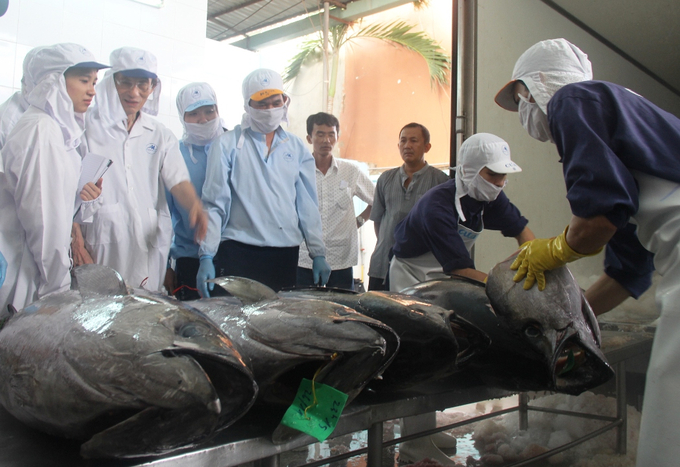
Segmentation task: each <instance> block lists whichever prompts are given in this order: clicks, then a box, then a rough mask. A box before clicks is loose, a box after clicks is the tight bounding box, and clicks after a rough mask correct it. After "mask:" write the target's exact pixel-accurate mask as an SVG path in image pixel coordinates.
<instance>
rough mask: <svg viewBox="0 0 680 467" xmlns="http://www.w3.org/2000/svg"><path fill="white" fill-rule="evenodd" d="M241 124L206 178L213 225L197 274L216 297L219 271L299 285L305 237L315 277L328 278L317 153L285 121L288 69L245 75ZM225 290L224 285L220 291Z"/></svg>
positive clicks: (222, 143) (215, 155) (213, 153)
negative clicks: (285, 73)
mask: <svg viewBox="0 0 680 467" xmlns="http://www.w3.org/2000/svg"><path fill="white" fill-rule="evenodd" d="M243 100H244V110H245V114H244V115H243V119H242V121H241V125H237V126H236V128H234V130H232V131H228V132H227V133H225V134H224V135H222V136H221V137H220V139H219V140H218V141H215V142H214V143H213V144H212V147H211V149H210V152H209V155H208V171H207V174H206V179H205V184H204V185H203V202H204V203H205V206H206V208H207V210H208V214H209V218H210V220H209V225H208V233H207V235H206V239H205V241H204V242H203V243H202V244H201V247H200V249H199V254H200V268H199V271H198V275H197V277H196V283H197V285H198V289H199V292H200V294H201V296H203V297H207V296H209V292H208V289H210V290H212V289H213V284H206V282H205V281H206V280H208V279H211V278H214V277H215V272H216V268H217V270H218V275H219V276H224V275H234V276H243V277H248V278H250V279H254V280H257V281H260V282H262V283H264V284H266V285H268V286H269V287H271V288H272V289H274V290H276V291H278V290H280V289H281V288H284V287H294V286H295V282H296V275H297V264H298V251H299V246H300V243H301V242H302V240H303V239H304V240H305V242H306V244H307V247H308V250H309V256H310V257H311V258H312V271H313V275H314V279H315V283H318V284H320V285H325V284H326V282H327V281H328V277H329V276H330V273H331V268H330V266H329V264H328V262H327V261H326V258H325V247H324V243H323V236H322V230H321V216H320V215H319V206H318V202H317V195H316V176H315V170H316V169H315V164H314V158H313V157H312V155H311V153H310V152H309V150H308V149H307V147H306V145H305V144H304V143H303V141H302V140H301V139H300V138H298V137H297V136H295V135H293V134H291V133H288V132H286V131H285V130H284V129H283V128H281V123H282V122H287V121H288V119H287V111H288V105H289V104H290V98H289V97H288V96H286V95H285V93H284V91H283V81H282V79H281V76H280V75H279V74H278V73H276V72H275V71H272V70H268V69H259V70H255V71H253V72H252V73H250V74H249V75H248V76H246V78H245V79H244V80H243ZM216 292H217V291H216Z"/></svg>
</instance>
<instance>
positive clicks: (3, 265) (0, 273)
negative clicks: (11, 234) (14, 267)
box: [0, 252, 7, 287]
mask: <svg viewBox="0 0 680 467" xmlns="http://www.w3.org/2000/svg"><path fill="white" fill-rule="evenodd" d="M6 274H7V260H5V257H4V256H2V252H0V287H2V284H4V282H5V275H6Z"/></svg>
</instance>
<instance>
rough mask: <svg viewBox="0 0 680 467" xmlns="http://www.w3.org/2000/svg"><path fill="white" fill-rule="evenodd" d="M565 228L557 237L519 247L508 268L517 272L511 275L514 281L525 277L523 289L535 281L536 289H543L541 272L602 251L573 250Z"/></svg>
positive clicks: (534, 241)
mask: <svg viewBox="0 0 680 467" xmlns="http://www.w3.org/2000/svg"><path fill="white" fill-rule="evenodd" d="M567 230H569V226H567V227H566V228H565V229H564V232H562V234H560V235H559V236H558V237H553V238H537V239H535V240H531V241H529V242H526V243H524V244H523V245H522V246H521V247H520V248H521V249H520V252H519V254H518V255H517V258H516V259H515V261H513V263H512V265H511V266H510V269H512V270H513V271H517V274H515V277H513V280H514V281H515V282H519V281H521V280H522V279H524V277H526V280H525V281H524V290H529V289H530V288H531V287H533V285H534V283H536V282H538V290H544V289H545V275H544V274H543V273H544V272H545V271H550V270H552V269H557V268H559V267H560V266H564V265H565V264H567V263H570V262H572V261H576V260H577V259H580V258H585V257H586V256H593V255H596V254H598V253H599V252H600V251H602V248H600V249H599V250H597V251H596V252H594V253H590V254H587V255H582V254H581V253H577V252H575V251H574V250H572V249H571V247H570V246H569V244H568V243H567Z"/></svg>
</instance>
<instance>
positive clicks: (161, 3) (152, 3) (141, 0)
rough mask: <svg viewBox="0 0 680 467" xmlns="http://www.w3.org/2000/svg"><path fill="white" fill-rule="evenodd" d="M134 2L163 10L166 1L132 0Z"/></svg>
mask: <svg viewBox="0 0 680 467" xmlns="http://www.w3.org/2000/svg"><path fill="white" fill-rule="evenodd" d="M131 1H133V2H137V3H141V4H142V5H149V6H152V7H155V8H163V7H164V6H165V0H131Z"/></svg>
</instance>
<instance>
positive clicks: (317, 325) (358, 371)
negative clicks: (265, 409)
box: [190, 277, 400, 444]
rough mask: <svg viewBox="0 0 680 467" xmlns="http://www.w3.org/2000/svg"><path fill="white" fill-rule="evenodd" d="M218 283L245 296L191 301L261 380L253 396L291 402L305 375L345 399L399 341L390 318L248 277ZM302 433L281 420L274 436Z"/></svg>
mask: <svg viewBox="0 0 680 467" xmlns="http://www.w3.org/2000/svg"><path fill="white" fill-rule="evenodd" d="M215 283H217V284H218V285H220V286H223V287H224V288H225V289H226V290H227V291H228V292H229V293H230V294H232V295H234V296H236V297H239V298H243V300H244V303H245V304H238V303H235V301H234V298H233V297H215V298H210V299H201V300H196V301H194V302H190V303H191V306H193V307H196V308H198V309H200V310H201V311H202V312H203V313H205V314H206V316H208V317H209V318H210V319H211V320H213V321H214V322H215V323H216V324H218V325H219V327H220V329H221V330H222V331H223V332H225V334H227V335H228V336H229V337H230V338H231V339H232V340H233V341H234V343H235V345H236V346H237V347H238V348H239V349H240V350H241V353H242V354H243V355H244V357H245V358H246V359H247V362H248V365H249V366H250V368H252V370H253V374H254V376H255V380H256V381H257V383H258V386H259V388H260V395H259V398H258V404H266V405H270V406H279V407H288V406H289V405H290V404H292V403H293V401H294V399H295V394H296V392H297V390H298V386H299V383H300V381H301V380H302V378H307V379H309V380H314V381H316V382H317V383H322V384H326V385H329V386H332V387H334V388H335V389H337V390H339V391H342V392H344V393H345V394H347V395H348V402H347V403H349V402H351V401H352V399H354V398H355V397H356V396H357V395H358V394H359V393H360V392H361V390H362V389H363V388H364V387H365V386H366V385H367V384H368V383H369V382H370V381H372V380H373V379H374V378H375V377H376V376H378V375H379V374H381V373H382V372H383V371H384V370H385V368H388V367H389V365H390V363H391V362H392V359H393V358H394V356H395V355H396V354H397V350H398V349H399V345H400V344H399V337H398V336H397V334H396V333H395V332H394V331H393V330H392V329H391V328H390V327H389V326H387V325H386V324H384V323H383V322H381V321H378V320H375V319H371V318H369V317H367V316H363V315H361V314H359V313H357V312H356V311H354V310H352V309H350V308H347V307H345V306H342V305H339V304H337V303H332V302H328V301H321V300H301V299H297V298H286V297H279V296H277V295H276V294H275V293H274V292H273V291H271V293H270V292H267V291H266V290H264V289H262V288H263V287H264V288H266V286H264V285H262V284H260V283H258V282H256V281H251V280H250V279H245V278H235V277H229V278H217V279H216V280H215ZM258 297H268V298H265V299H264V300H260V301H257V300H258ZM315 375H316V376H315ZM299 434H300V433H299V432H298V431H297V430H293V429H290V428H287V427H283V426H279V427H277V428H276V429H275V430H274V433H273V436H272V440H273V442H274V443H276V444H280V443H284V442H287V441H289V440H290V439H292V438H294V437H296V436H299Z"/></svg>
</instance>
